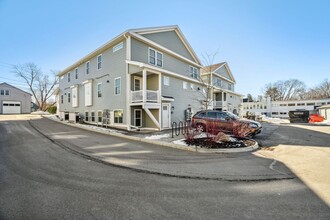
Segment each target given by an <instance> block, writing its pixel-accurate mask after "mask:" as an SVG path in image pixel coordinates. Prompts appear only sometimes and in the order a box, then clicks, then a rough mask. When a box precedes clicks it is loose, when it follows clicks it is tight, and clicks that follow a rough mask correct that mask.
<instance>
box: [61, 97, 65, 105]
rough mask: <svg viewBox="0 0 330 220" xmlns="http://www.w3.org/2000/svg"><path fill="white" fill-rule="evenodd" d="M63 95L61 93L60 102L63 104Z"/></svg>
mask: <svg viewBox="0 0 330 220" xmlns="http://www.w3.org/2000/svg"><path fill="white" fill-rule="evenodd" d="M63 100H64V96H63V95H61V104H63Z"/></svg>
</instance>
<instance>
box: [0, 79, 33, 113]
mask: <svg viewBox="0 0 330 220" xmlns="http://www.w3.org/2000/svg"><path fill="white" fill-rule="evenodd" d="M0 107H1V108H0V114H30V113H31V94H30V93H27V92H25V91H23V90H21V89H18V88H16V87H14V86H12V85H9V84H7V83H0Z"/></svg>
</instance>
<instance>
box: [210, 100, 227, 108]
mask: <svg viewBox="0 0 330 220" xmlns="http://www.w3.org/2000/svg"><path fill="white" fill-rule="evenodd" d="M213 107H216V108H222V107H227V101H213Z"/></svg>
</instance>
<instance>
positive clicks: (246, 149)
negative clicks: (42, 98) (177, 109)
mask: <svg viewBox="0 0 330 220" xmlns="http://www.w3.org/2000/svg"><path fill="white" fill-rule="evenodd" d="M41 116H42V117H43V118H46V119H48V120H52V121H55V122H59V123H62V124H65V125H69V126H72V127H76V128H80V129H84V130H87V131H93V132H97V133H101V134H106V135H110V136H114V137H120V138H125V139H128V140H133V141H139V142H143V143H148V144H155V145H158V146H162V147H170V148H174V149H179V150H184V151H190V152H197V153H244V152H251V151H255V150H257V149H258V148H259V144H258V142H257V141H255V142H256V143H255V144H254V145H252V146H249V147H244V148H228V149H204V148H201V147H197V148H195V147H185V146H183V145H179V144H174V143H168V142H164V141H154V140H149V139H145V138H140V137H135V136H128V135H125V134H121V133H111V132H106V131H100V130H95V129H90V128H87V127H84V126H79V125H76V124H74V123H66V122H64V121H58V120H53V119H51V118H48V117H45V116H44V115H41Z"/></svg>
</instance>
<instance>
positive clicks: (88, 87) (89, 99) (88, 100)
mask: <svg viewBox="0 0 330 220" xmlns="http://www.w3.org/2000/svg"><path fill="white" fill-rule="evenodd" d="M84 87H85V106H91V105H92V103H93V96H92V83H91V82H89V83H86V84H85V85H84Z"/></svg>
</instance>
